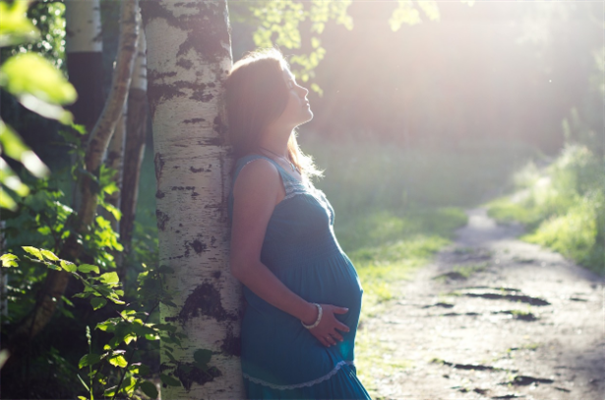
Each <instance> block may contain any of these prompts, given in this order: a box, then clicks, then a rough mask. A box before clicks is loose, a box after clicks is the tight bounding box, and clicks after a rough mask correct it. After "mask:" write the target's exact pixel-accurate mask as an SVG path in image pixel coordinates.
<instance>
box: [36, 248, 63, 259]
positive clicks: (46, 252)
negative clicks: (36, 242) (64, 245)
mask: <svg viewBox="0 0 605 400" xmlns="http://www.w3.org/2000/svg"><path fill="white" fill-rule="evenodd" d="M40 252H41V253H42V255H43V256H44V258H46V259H47V260H50V261H59V257H57V256H56V255H55V253H53V252H52V251H50V250H46V249H40Z"/></svg>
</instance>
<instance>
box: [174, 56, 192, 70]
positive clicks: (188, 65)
mask: <svg viewBox="0 0 605 400" xmlns="http://www.w3.org/2000/svg"><path fill="white" fill-rule="evenodd" d="M176 65H178V66H179V67H183V68H185V69H191V68H192V67H193V63H192V62H191V61H189V60H187V59H186V58H179V60H178V61H177V62H176Z"/></svg>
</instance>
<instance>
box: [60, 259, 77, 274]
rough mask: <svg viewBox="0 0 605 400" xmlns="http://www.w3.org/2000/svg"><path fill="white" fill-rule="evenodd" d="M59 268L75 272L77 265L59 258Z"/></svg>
mask: <svg viewBox="0 0 605 400" xmlns="http://www.w3.org/2000/svg"><path fill="white" fill-rule="evenodd" d="M61 268H63V269H64V270H65V271H67V272H76V271H77V269H78V267H77V266H76V264H74V263H70V262H69V261H65V260H61Z"/></svg>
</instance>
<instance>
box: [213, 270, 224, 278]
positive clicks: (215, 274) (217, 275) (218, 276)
mask: <svg viewBox="0 0 605 400" xmlns="http://www.w3.org/2000/svg"><path fill="white" fill-rule="evenodd" d="M222 274H223V273H222V272H221V271H214V272H213V273H212V277H213V278H214V279H218V278H220V277H221V275H222Z"/></svg>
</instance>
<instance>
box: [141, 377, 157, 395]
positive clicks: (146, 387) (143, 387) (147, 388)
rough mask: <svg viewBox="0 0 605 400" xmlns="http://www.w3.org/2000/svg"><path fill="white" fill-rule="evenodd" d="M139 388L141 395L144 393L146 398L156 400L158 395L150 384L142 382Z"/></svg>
mask: <svg viewBox="0 0 605 400" xmlns="http://www.w3.org/2000/svg"><path fill="white" fill-rule="evenodd" d="M139 387H140V388H141V390H142V391H143V393H145V395H146V396H148V397H150V398H152V399H157V397H158V394H159V393H158V389H157V388H156V387H155V385H154V384H153V383H152V382H149V381H144V382H142V383H141V384H140V385H139Z"/></svg>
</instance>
